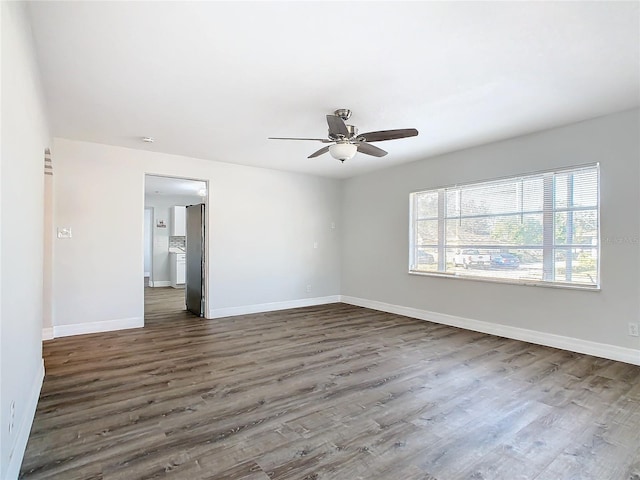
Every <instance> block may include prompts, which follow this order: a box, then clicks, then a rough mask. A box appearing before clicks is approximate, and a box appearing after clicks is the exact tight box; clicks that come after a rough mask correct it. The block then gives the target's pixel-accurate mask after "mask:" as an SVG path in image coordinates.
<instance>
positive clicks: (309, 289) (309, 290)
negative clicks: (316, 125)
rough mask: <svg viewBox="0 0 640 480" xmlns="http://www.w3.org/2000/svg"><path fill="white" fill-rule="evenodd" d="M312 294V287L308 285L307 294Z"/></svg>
mask: <svg viewBox="0 0 640 480" xmlns="http://www.w3.org/2000/svg"><path fill="white" fill-rule="evenodd" d="M309 292H311V285H307V293H309Z"/></svg>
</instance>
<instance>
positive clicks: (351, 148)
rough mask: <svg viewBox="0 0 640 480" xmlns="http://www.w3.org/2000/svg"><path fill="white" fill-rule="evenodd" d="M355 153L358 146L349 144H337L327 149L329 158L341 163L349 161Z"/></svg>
mask: <svg viewBox="0 0 640 480" xmlns="http://www.w3.org/2000/svg"><path fill="white" fill-rule="evenodd" d="M357 151H358V146H357V145H355V144H353V143H349V142H339V143H336V144H335V145H331V146H330V147H329V153H330V154H331V156H332V157H333V158H335V159H336V160H340V161H341V162H344V161H345V160H351V159H352V158H353V157H354V155H355V154H356V152H357Z"/></svg>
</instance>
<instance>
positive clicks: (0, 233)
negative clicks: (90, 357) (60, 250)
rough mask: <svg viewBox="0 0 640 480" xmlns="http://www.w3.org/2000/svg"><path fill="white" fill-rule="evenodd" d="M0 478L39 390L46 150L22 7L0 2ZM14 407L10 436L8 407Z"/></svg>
mask: <svg viewBox="0 0 640 480" xmlns="http://www.w3.org/2000/svg"><path fill="white" fill-rule="evenodd" d="M1 8H2V28H1V31H2V55H1V57H2V113H1V115H2V135H1V137H2V147H1V148H2V152H1V155H0V159H1V164H0V170H1V175H0V178H1V181H0V182H1V183H0V185H1V186H0V218H1V221H0V271H1V275H0V278H1V279H2V280H1V281H0V282H1V283H0V392H1V402H0V478H3V479H4V478H16V477H17V469H18V468H19V466H20V461H21V459H22V455H23V452H24V448H25V446H26V442H27V438H28V435H29V429H30V428H31V423H32V420H33V414H34V411H35V406H36V402H37V401H38V395H39V393H40V385H41V383H42V375H43V373H44V372H43V370H42V318H43V267H44V262H43V255H44V150H45V148H46V147H48V146H50V143H49V132H48V125H47V120H46V112H45V107H44V99H43V93H42V88H41V85H40V76H39V72H38V66H37V64H36V58H35V55H34V51H33V43H32V38H31V30H30V27H29V24H28V21H27V15H26V11H25V8H26V4H25V3H22V2H1ZM11 402H15V420H14V422H13V423H14V428H13V431H12V432H11V433H9V421H10V404H11Z"/></svg>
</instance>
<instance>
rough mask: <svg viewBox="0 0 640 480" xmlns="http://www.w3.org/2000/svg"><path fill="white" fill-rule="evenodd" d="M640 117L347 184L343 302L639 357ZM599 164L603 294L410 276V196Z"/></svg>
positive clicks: (619, 117)
mask: <svg viewBox="0 0 640 480" xmlns="http://www.w3.org/2000/svg"><path fill="white" fill-rule="evenodd" d="M639 131H640V122H639V111H638V110H632V111H627V112H622V113H619V114H615V115H610V116H607V117H602V118H597V119H594V120H590V121H586V122H582V123H578V124H573V125H569V126H566V127H562V128H556V129H552V130H548V131H544V132H540V133H536V134H533V135H527V136H523V137H518V138H514V139H511V140H508V141H503V142H497V143H493V144H489V145H485V146H481V147H477V148H471V149H467V150H462V151H458V152H454V153H450V154H446V155H441V156H437V157H433V158H428V159H425V160H422V161H418V162H414V163H410V164H404V165H400V166H398V167H394V168H390V169H386V170H382V171H377V172H374V173H371V174H368V175H364V176H361V177H356V178H352V179H349V180H346V181H345V183H344V201H343V220H344V235H343V242H342V247H343V261H342V292H341V293H342V294H343V295H347V296H352V297H357V298H360V299H367V300H374V301H378V302H384V303H388V304H392V305H399V306H403V307H411V308H415V309H420V310H426V311H429V312H436V313H441V314H448V315H454V316H457V317H463V318H467V319H473V320H480V321H485V322H491V323H495V324H499V325H506V326H512V327H518V328H524V329H530V330H535V331H539V332H545V333H549V334H556V335H563V336H569V337H574V338H577V339H583V340H587V341H593V342H599V343H605V344H610V345H616V346H619V347H625V348H634V349H637V348H640V342H639V340H638V338H634V337H630V336H628V335H627V324H628V322H630V321H635V322H637V321H638V318H639V313H640V304H639V292H640V281H639V273H638V270H639V269H638V267H639V265H640V253H639V252H640V248H639V243H638V242H639V239H640V222H639V220H640V216H639V215H638V206H639V205H640V193H639V191H640V188H639V185H640V168H639V164H640V147H639V142H638V132H639ZM592 162H600V166H601V229H602V230H601V238H602V250H601V287H602V289H601V291H599V292H594V291H579V290H567V289H559V288H548V287H533V286H523V285H522V286H521V285H506V284H495V283H488V282H480V281H472V280H461V279H449V278H434V277H426V276H417V275H409V274H408V273H407V271H408V255H409V248H408V241H409V240H408V239H409V193H410V192H413V191H418V190H424V189H430V188H436V187H440V186H446V185H452V184H456V183H464V182H472V181H479V180H486V179H493V178H499V177H503V176H506V175H515V174H521V173H528V172H536V171H540V170H547V169H553V168H557V167H566V166H571V165H580V164H586V163H592Z"/></svg>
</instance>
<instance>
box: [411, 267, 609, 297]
mask: <svg viewBox="0 0 640 480" xmlns="http://www.w3.org/2000/svg"><path fill="white" fill-rule="evenodd" d="M408 273H409V275H417V276H419V277H437V278H449V279H455V280H470V281H475V282H488V283H501V284H507V285H524V286H527V287H545V288H560V289H565V290H582V291H589V292H599V291H600V290H601V288H600V286H593V285H577V284H568V283H560V282H541V281H536V280H512V279H507V278H488V277H480V276H473V275H460V274H459V273H445V272H420V271H417V270H409V272H408Z"/></svg>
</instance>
